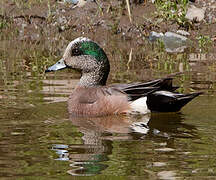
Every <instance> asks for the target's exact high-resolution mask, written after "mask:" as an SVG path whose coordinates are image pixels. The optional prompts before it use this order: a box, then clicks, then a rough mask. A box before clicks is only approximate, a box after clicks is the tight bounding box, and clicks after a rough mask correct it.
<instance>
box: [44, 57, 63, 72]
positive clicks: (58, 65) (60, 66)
mask: <svg viewBox="0 0 216 180" xmlns="http://www.w3.org/2000/svg"><path fill="white" fill-rule="evenodd" d="M66 67H67V66H66V65H65V63H64V60H63V59H60V60H59V61H58V62H57V63H55V64H54V65H52V66H50V67H48V69H46V70H45V72H50V71H57V70H60V69H64V68H66Z"/></svg>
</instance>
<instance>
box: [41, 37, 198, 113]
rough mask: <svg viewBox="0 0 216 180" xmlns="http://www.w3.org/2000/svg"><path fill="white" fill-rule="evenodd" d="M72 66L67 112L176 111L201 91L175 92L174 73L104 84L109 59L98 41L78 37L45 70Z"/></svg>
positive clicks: (108, 68)
mask: <svg viewBox="0 0 216 180" xmlns="http://www.w3.org/2000/svg"><path fill="white" fill-rule="evenodd" d="M65 68H71V69H75V70H77V71H79V72H80V73H81V78H80V80H79V82H78V84H77V85H76V87H75V88H74V90H73V92H72V93H71V95H70V96H69V99H68V112H69V114H71V115H74V116H93V117H96V116H107V115H113V114H131V113H132V114H134V113H140V114H147V113H151V112H178V111H180V110H181V108H182V107H183V106H185V105H186V104H187V103H188V102H190V101H191V100H192V99H194V98H195V97H197V96H199V95H200V94H202V92H193V93H188V94H182V93H179V92H176V90H177V89H178V87H175V86H173V83H172V81H173V77H165V78H161V79H156V80H152V81H148V82H135V83H129V84H111V85H106V81H107V78H108V75H109V72H110V63H109V59H108V57H107V55H106V53H105V51H104V50H103V49H102V48H101V47H100V46H99V45H98V43H96V42H94V41H93V40H91V39H89V38H87V37H78V38H76V39H74V40H73V41H71V42H70V43H69V44H68V46H67V47H66V49H65V51H64V54H63V57H62V58H61V59H60V60H59V61H58V62H56V63H55V64H54V65H52V66H50V67H48V68H47V69H46V70H45V72H51V71H57V70H61V69H65Z"/></svg>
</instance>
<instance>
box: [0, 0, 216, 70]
mask: <svg viewBox="0 0 216 180" xmlns="http://www.w3.org/2000/svg"><path fill="white" fill-rule="evenodd" d="M170 2H172V1H170ZM163 5H164V4H163ZM191 5H194V6H196V7H198V8H204V9H205V16H204V19H203V20H202V21H200V22H197V21H196V19H195V20H194V21H191V22H189V21H187V20H185V22H187V23H181V21H180V20H181V19H178V18H175V16H173V17H174V18H170V17H168V16H167V14H165V11H164V9H160V8H161V7H162V8H164V7H163V6H161V7H160V4H159V5H158V4H153V3H152V1H133V2H131V4H130V8H131V12H132V22H130V20H129V16H128V9H127V5H126V2H125V1H114V0H113V1H97V3H95V2H87V3H86V4H85V5H84V6H81V7H79V6H77V5H74V4H71V3H65V2H64V1H56V0H45V1H36V0H35V1H21V0H15V1H13V2H11V1H9V0H4V1H2V2H1V7H2V8H1V11H0V22H1V24H0V31H1V35H0V39H1V45H0V52H1V58H2V59H10V58H11V60H12V59H13V57H18V58H20V59H21V63H23V66H22V68H23V69H24V70H28V69H30V70H35V71H37V70H38V71H39V72H42V71H43V70H44V68H45V66H46V65H49V64H52V63H53V62H54V61H56V59H58V58H59V57H60V56H61V55H62V52H63V49H64V48H65V47H66V45H67V43H68V42H69V41H71V40H73V39H74V38H76V37H78V36H87V37H89V38H91V39H93V40H95V41H97V42H99V43H100V45H101V46H102V47H103V48H104V49H105V51H106V52H107V53H108V56H109V58H110V59H117V58H118V59H119V54H121V55H122V56H129V51H128V50H132V52H133V61H143V59H145V61H144V62H143V64H144V65H146V66H151V64H152V63H154V61H157V59H158V58H157V56H158V54H157V52H155V53H154V52H151V49H152V48H153V47H152V45H151V46H149V44H148V41H146V39H147V38H148V36H149V34H150V32H152V31H156V32H163V33H165V32H167V31H171V32H176V31H177V30H184V31H186V32H189V33H190V35H189V37H188V38H189V39H191V40H194V41H195V43H194V46H192V47H191V48H192V49H193V51H199V48H200V47H199V43H203V45H204V47H206V46H207V45H206V44H205V43H206V41H207V40H210V41H211V43H209V45H208V46H211V48H207V50H206V49H205V50H206V51H208V52H209V51H214V49H215V46H216V43H215V36H216V34H215V29H216V12H215V7H216V5H215V2H214V1H211V0H208V1H205V2H203V1H201V0H197V1H195V2H194V3H190V4H188V5H187V6H188V7H189V6H191ZM173 13H174V12H173ZM171 14H172V11H170V12H168V15H169V16H170V15H171ZM180 18H181V17H180ZM200 36H201V37H202V38H203V37H207V38H206V39H205V38H203V39H201V40H203V41H201V40H200V41H199V40H198V37H200ZM198 41H199V43H198ZM201 45H202V44H201ZM144 46H145V49H143V47H144ZM153 46H154V45H153ZM154 48H155V46H154ZM9 49H10V51H8V50H9ZM156 49H158V52H160V51H163V45H160V44H159V45H156ZM145 51H146V52H148V53H145ZM122 59H128V57H122ZM124 63H127V62H124Z"/></svg>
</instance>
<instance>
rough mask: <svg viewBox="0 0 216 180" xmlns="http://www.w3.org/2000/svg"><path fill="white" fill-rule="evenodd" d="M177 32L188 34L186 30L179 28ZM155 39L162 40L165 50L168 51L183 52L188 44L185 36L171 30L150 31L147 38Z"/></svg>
mask: <svg viewBox="0 0 216 180" xmlns="http://www.w3.org/2000/svg"><path fill="white" fill-rule="evenodd" d="M178 32H179V33H182V34H185V35H190V34H189V33H188V32H186V31H183V30H179V31H178ZM157 39H160V40H162V41H163V43H164V46H165V50H166V52H169V53H177V52H183V51H184V49H185V48H187V46H188V44H189V40H188V38H187V37H185V36H182V35H179V34H176V33H173V32H166V33H165V34H163V33H157V32H155V31H152V32H151V33H150V35H149V40H150V41H152V42H153V41H155V40H157Z"/></svg>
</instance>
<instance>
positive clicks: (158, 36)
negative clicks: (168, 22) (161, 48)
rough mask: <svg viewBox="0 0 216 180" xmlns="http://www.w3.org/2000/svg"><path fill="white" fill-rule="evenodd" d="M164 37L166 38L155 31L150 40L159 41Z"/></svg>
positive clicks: (151, 33)
mask: <svg viewBox="0 0 216 180" xmlns="http://www.w3.org/2000/svg"><path fill="white" fill-rule="evenodd" d="M163 36H164V34H163V33H157V32H155V31H152V32H150V35H149V40H150V41H155V40H157V39H159V38H161V37H163Z"/></svg>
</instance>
